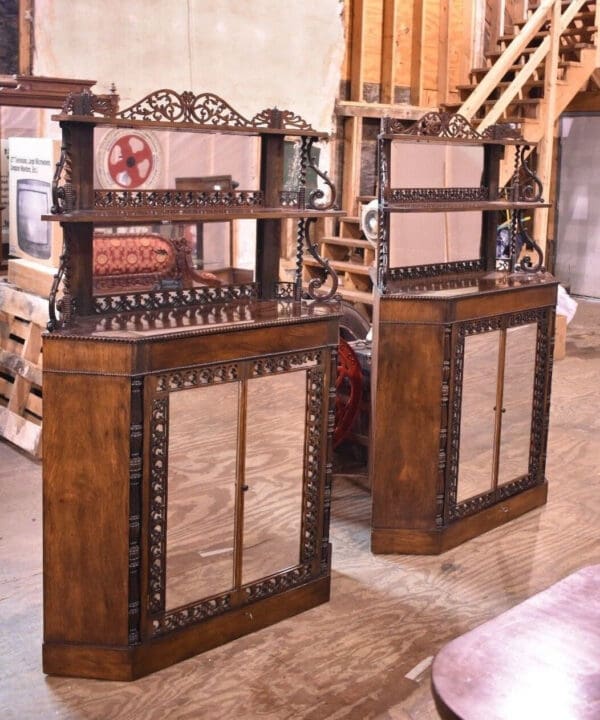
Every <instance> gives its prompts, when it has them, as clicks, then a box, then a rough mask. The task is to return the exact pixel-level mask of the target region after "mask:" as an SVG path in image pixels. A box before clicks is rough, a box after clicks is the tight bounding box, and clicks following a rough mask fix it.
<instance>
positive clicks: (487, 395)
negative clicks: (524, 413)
mask: <svg viewBox="0 0 600 720" xmlns="http://www.w3.org/2000/svg"><path fill="white" fill-rule="evenodd" d="M500 332H501V331H500V330H494V331H492V332H486V333H479V334H476V335H468V336H467V337H465V340H464V359H463V379H462V389H461V392H462V397H461V418H460V446H459V447H460V451H459V452H460V454H459V463H458V481H457V487H456V501H457V502H458V503H460V502H462V501H463V500H467V499H468V498H472V497H475V496H476V495H481V494H482V493H486V492H490V491H491V490H493V488H494V472H493V468H494V431H495V424H496V407H495V406H496V392H497V385H496V379H497V377H498V349H499V347H500Z"/></svg>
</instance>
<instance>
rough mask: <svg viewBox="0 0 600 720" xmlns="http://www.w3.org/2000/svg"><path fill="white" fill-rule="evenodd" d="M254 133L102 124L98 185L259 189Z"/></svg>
mask: <svg viewBox="0 0 600 720" xmlns="http://www.w3.org/2000/svg"><path fill="white" fill-rule="evenodd" d="M259 149H260V141H259V139H258V138H257V137H255V136H252V135H235V134H230V133H227V134H225V133H218V132H215V133H194V132H173V131H167V130H163V131H153V130H145V129H136V128H134V129H123V128H113V129H110V128H106V127H97V128H96V129H95V131H94V153H95V159H96V162H95V177H94V186H95V187H96V188H98V189H112V190H115V189H116V190H153V189H180V190H197V191H222V192H227V191H230V190H236V189H237V190H257V189H258V186H259V179H258V178H259Z"/></svg>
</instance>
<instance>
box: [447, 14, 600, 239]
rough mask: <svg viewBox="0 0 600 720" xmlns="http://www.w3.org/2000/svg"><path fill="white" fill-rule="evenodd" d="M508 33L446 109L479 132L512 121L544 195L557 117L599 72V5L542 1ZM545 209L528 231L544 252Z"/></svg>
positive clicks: (504, 176) (508, 168)
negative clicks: (532, 151) (529, 151)
mask: <svg viewBox="0 0 600 720" xmlns="http://www.w3.org/2000/svg"><path fill="white" fill-rule="evenodd" d="M528 15H529V17H528V18H527V20H525V21H524V22H522V23H516V24H515V27H514V34H513V35H506V36H503V37H500V38H499V40H498V47H497V49H494V50H492V51H490V52H488V53H487V54H486V63H487V64H486V67H483V68H473V69H472V71H471V74H470V84H468V85H464V86H461V87H459V88H458V90H459V93H460V98H461V102H460V103H458V104H456V105H445V106H444V109H445V110H447V111H449V112H458V113H460V114H461V115H463V116H464V117H465V118H467V120H470V121H471V122H472V123H473V124H474V125H476V126H477V127H478V129H479V130H480V131H482V130H484V129H485V128H486V127H488V126H489V125H492V124H494V123H497V122H504V123H515V124H518V125H519V126H520V127H521V132H522V134H523V136H524V137H525V139H526V140H527V141H528V142H529V143H531V144H532V145H535V146H536V155H537V157H536V163H535V164H536V168H537V175H538V177H539V179H540V180H541V182H542V185H543V187H544V188H546V193H548V192H549V188H550V187H551V180H552V168H553V157H554V156H553V150H554V143H555V138H556V137H557V132H558V127H557V120H558V118H559V117H560V115H561V113H562V112H563V111H564V110H565V109H566V107H567V106H568V105H569V103H570V102H571V101H572V100H573V98H574V97H575V95H576V94H577V93H579V92H580V91H582V90H585V89H586V86H587V84H588V83H589V82H590V80H591V81H592V82H594V83H595V84H597V85H598V82H597V81H596V75H595V73H596V70H597V68H599V67H600V43H599V40H598V27H599V25H600V3H599V2H596V0H571V1H565V0H541V2H534V3H530V4H529V10H528ZM513 155H514V149H512V151H511V152H507V153H506V156H505V162H504V163H503V167H502V169H501V178H500V180H501V182H502V183H506V182H508V180H509V178H510V175H511V173H512V168H513V157H512V156H513ZM548 221H549V212H548V209H547V208H542V209H540V210H537V211H536V213H535V218H534V234H535V236H536V240H537V242H538V244H539V245H540V246H541V247H542V249H545V248H546V245H547V235H548Z"/></svg>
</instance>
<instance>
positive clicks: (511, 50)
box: [458, 0, 598, 130]
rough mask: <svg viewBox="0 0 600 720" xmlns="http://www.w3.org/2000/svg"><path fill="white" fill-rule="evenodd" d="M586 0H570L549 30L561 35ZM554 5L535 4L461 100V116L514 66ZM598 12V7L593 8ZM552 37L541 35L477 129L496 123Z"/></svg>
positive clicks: (551, 1) (546, 0)
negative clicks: (537, 43)
mask: <svg viewBox="0 0 600 720" xmlns="http://www.w3.org/2000/svg"><path fill="white" fill-rule="evenodd" d="M585 2H587V0H574V1H573V2H571V3H570V4H569V7H568V8H567V9H566V10H565V12H564V13H562V15H561V16H560V18H561V19H560V24H559V27H558V28H556V27H555V25H554V23H552V22H551V33H556V32H557V31H558V34H559V35H560V34H562V33H563V32H564V31H565V30H566V29H567V27H568V25H569V24H570V23H571V21H572V20H573V18H574V17H575V15H576V14H577V12H579V10H580V9H581V7H582V6H583V5H584V3H585ZM555 5H559V6H560V5H561V2H560V0H542V2H541V3H540V5H539V7H538V8H537V9H536V10H535V12H534V13H533V15H532V16H531V17H530V18H529V20H528V21H527V22H526V23H525V25H524V26H523V28H522V30H521V32H520V33H519V34H518V35H516V36H515V38H514V39H513V40H512V41H511V42H510V44H509V46H508V47H507V48H506V50H504V52H503V53H502V55H501V56H500V58H499V59H498V61H497V62H496V63H494V65H492V67H491V68H490V69H489V71H488V72H487V73H486V75H485V77H484V78H483V79H482V81H481V82H480V83H479V85H477V87H476V88H475V90H473V92H472V93H471V95H470V96H469V97H468V98H467V99H466V100H465V102H464V103H463V105H462V106H461V108H460V110H459V111H458V112H459V113H460V114H461V115H463V116H464V117H466V118H467V120H471V118H472V117H473V116H474V115H475V113H477V111H478V110H479V109H480V108H481V106H482V105H483V104H484V103H485V101H486V100H487V99H488V97H489V96H490V94H491V93H492V92H493V91H494V90H495V89H496V88H497V86H498V83H499V82H500V81H501V80H502V78H503V77H504V75H505V74H506V73H507V71H508V70H509V69H510V68H511V67H512V66H513V65H514V63H515V60H516V59H517V58H518V57H519V55H520V54H521V53H522V52H523V50H524V49H525V48H526V47H527V46H528V45H529V42H530V41H531V40H532V39H533V37H535V35H536V34H537V32H538V31H539V29H540V28H541V27H542V25H543V24H544V23H545V22H546V21H547V20H548V19H549V18H550V20H551V18H552V11H553V8H554V6H555ZM596 14H598V9H597V10H596ZM551 42H552V37H551V36H548V37H546V38H544V40H543V41H542V43H541V44H540V46H539V47H538V48H537V49H536V51H535V52H534V53H533V55H532V56H531V58H530V59H529V60H528V61H527V63H525V65H523V68H522V69H521V70H520V71H519V72H518V73H517V75H516V76H515V78H514V79H513V80H512V82H511V83H510V85H509V86H508V87H507V88H506V89H505V90H504V92H503V93H502V95H501V97H500V98H499V99H498V100H497V101H496V102H495V104H494V107H493V108H492V110H491V111H490V113H488V115H487V116H486V117H485V118H484V119H483V120H482V122H481V123H480V124H479V125H478V127H479V128H480V130H483V129H485V127H487V126H488V125H491V124H493V123H494V122H497V120H498V118H499V117H500V115H501V114H502V112H504V110H505V109H506V108H507V107H508V105H510V103H511V102H512V100H513V99H514V98H515V96H516V95H517V93H518V92H519V90H520V89H521V88H522V87H523V85H524V84H525V83H526V82H527V80H528V79H529V77H530V76H531V75H532V74H533V73H534V71H535V70H536V68H537V67H538V66H539V65H540V63H541V62H542V60H543V59H544V58H545V56H546V55H547V54H548V52H549V50H550V47H551Z"/></svg>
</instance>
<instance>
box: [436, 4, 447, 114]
mask: <svg viewBox="0 0 600 720" xmlns="http://www.w3.org/2000/svg"><path fill="white" fill-rule="evenodd" d="M449 36H450V12H449V8H448V0H441V1H440V14H439V55H438V79H437V86H438V105H442V104H443V103H446V102H448V91H449V65H450V37H449Z"/></svg>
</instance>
